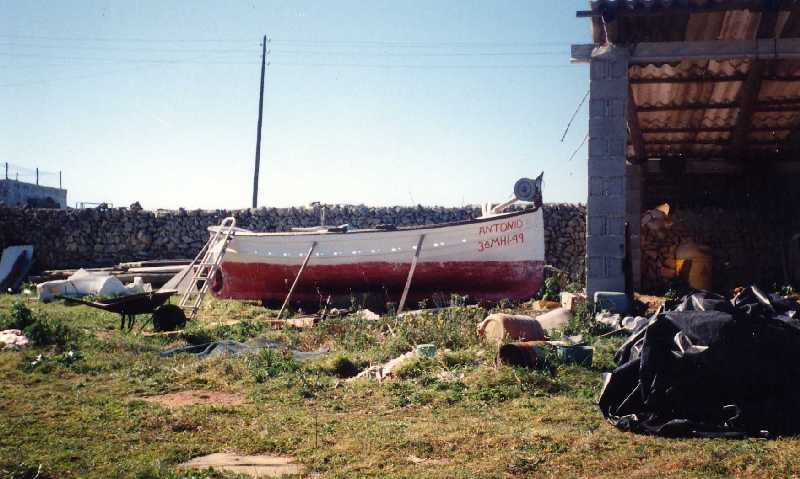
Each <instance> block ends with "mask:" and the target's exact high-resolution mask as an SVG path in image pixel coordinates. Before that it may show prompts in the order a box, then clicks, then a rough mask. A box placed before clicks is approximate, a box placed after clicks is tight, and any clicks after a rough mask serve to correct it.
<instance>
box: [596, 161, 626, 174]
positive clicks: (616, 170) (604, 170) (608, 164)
mask: <svg viewBox="0 0 800 479" xmlns="http://www.w3.org/2000/svg"><path fill="white" fill-rule="evenodd" d="M624 174H625V157H624V156H603V157H597V158H590V159H589V176H622V175H624Z"/></svg>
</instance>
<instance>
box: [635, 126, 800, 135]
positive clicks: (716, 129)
mask: <svg viewBox="0 0 800 479" xmlns="http://www.w3.org/2000/svg"><path fill="white" fill-rule="evenodd" d="M787 130H791V128H790V127H787V126H776V127H766V126H762V127H757V128H750V131H753V132H762V133H770V132H773V131H787ZM641 131H642V133H643V134H645V135H648V134H671V133H730V132H731V131H733V126H701V127H697V128H692V127H687V126H683V127H652V128H642V129H641Z"/></svg>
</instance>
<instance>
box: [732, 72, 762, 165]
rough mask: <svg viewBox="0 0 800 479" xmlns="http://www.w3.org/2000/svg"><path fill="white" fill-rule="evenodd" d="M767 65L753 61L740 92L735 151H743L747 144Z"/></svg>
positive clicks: (733, 142)
mask: <svg viewBox="0 0 800 479" xmlns="http://www.w3.org/2000/svg"><path fill="white" fill-rule="evenodd" d="M765 66H766V64H765V63H764V62H762V61H760V60H755V61H753V64H752V65H750V72H749V73H748V74H747V81H745V82H744V85H742V88H741V89H740V90H739V114H738V115H736V125H735V126H734V128H733V136H732V138H731V146H732V147H733V149H734V150H736V151H739V150H742V149H743V147H744V145H745V144H746V143H747V138H748V132H749V130H750V126H751V124H752V121H753V113H754V112H755V107H756V101H757V100H758V92H759V91H761V72H763V71H764V67H765Z"/></svg>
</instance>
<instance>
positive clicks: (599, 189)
mask: <svg viewBox="0 0 800 479" xmlns="http://www.w3.org/2000/svg"><path fill="white" fill-rule="evenodd" d="M605 193H606V181H605V178H603V177H602V176H590V177H589V196H603V195H605Z"/></svg>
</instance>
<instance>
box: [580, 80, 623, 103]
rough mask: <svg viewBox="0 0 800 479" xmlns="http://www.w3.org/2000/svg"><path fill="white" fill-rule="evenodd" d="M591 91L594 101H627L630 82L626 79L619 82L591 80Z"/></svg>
mask: <svg viewBox="0 0 800 479" xmlns="http://www.w3.org/2000/svg"><path fill="white" fill-rule="evenodd" d="M589 89H590V91H591V93H590V95H591V99H592V100H597V99H600V98H605V99H607V100H610V99H612V98H613V99H618V100H625V99H627V98H628V81H627V79H625V78H623V79H618V80H591V81H590V82H589Z"/></svg>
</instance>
